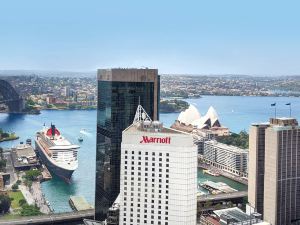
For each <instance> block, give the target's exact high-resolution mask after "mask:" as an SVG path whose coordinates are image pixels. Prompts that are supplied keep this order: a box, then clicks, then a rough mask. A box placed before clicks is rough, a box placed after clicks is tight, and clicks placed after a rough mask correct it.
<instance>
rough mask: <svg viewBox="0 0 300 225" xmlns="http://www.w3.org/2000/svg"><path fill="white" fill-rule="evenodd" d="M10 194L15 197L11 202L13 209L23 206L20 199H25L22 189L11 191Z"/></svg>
mask: <svg viewBox="0 0 300 225" xmlns="http://www.w3.org/2000/svg"><path fill="white" fill-rule="evenodd" d="M8 195H9V197H10V198H13V200H12V202H11V207H12V208H13V209H17V208H21V206H20V205H19V201H20V200H21V199H25V198H24V196H23V194H22V192H21V191H10V192H9V194H8Z"/></svg>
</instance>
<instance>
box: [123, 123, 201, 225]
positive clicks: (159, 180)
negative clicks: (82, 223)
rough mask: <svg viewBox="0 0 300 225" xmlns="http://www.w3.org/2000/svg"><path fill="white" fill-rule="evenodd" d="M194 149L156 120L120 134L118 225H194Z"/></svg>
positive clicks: (185, 138) (188, 138)
mask: <svg viewBox="0 0 300 225" xmlns="http://www.w3.org/2000/svg"><path fill="white" fill-rule="evenodd" d="M196 213H197V146H196V145H194V144H193V138H192V136H191V135H189V134H187V133H183V132H181V131H176V130H173V129H169V128H165V127H163V126H162V123H160V122H158V121H153V122H152V121H150V120H148V121H139V122H135V123H134V124H132V125H131V126H129V127H128V128H127V129H126V130H125V131H124V132H123V138H122V150H121V191H120V223H119V224H120V225H131V224H140V225H141V224H143V225H147V224H157V225H196Z"/></svg>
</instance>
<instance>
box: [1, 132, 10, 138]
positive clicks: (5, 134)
mask: <svg viewBox="0 0 300 225" xmlns="http://www.w3.org/2000/svg"><path fill="white" fill-rule="evenodd" d="M1 136H2V138H8V137H9V133H2V134H1Z"/></svg>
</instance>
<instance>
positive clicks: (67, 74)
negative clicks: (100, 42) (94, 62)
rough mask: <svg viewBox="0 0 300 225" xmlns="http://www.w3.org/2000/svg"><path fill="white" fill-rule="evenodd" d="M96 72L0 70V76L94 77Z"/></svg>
mask: <svg viewBox="0 0 300 225" xmlns="http://www.w3.org/2000/svg"><path fill="white" fill-rule="evenodd" d="M96 74H97V71H89V72H87V71H86V72H72V71H47V70H0V76H33V75H35V76H42V77H93V76H94V77H96Z"/></svg>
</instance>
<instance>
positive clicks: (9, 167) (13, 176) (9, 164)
mask: <svg viewBox="0 0 300 225" xmlns="http://www.w3.org/2000/svg"><path fill="white" fill-rule="evenodd" d="M3 155H4V158H5V159H6V160H7V161H6V172H7V173H9V174H10V180H9V184H10V185H12V184H14V183H15V181H16V180H17V176H16V174H15V169H14V166H13V164H12V159H11V153H10V152H4V153H3Z"/></svg>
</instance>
